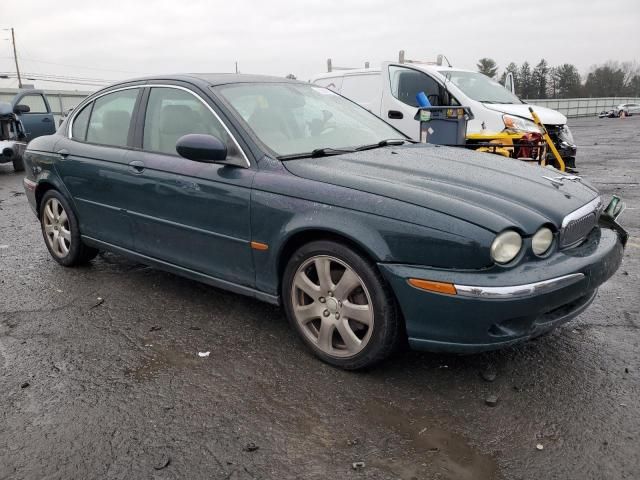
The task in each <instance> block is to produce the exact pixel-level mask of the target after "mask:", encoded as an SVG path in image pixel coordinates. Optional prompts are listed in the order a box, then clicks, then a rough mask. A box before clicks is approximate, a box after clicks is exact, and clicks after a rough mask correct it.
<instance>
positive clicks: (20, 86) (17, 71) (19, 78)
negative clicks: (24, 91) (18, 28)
mask: <svg viewBox="0 0 640 480" xmlns="http://www.w3.org/2000/svg"><path fill="white" fill-rule="evenodd" d="M11 43H12V44H13V59H14V60H15V62H16V74H17V75H18V88H22V78H21V77H20V67H19V66H18V54H17V53H16V34H15V33H14V31H13V27H12V28H11Z"/></svg>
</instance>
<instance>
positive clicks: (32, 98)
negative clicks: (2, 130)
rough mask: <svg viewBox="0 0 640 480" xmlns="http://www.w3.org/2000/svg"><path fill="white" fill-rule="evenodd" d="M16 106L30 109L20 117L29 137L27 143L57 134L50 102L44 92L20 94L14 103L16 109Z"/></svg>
mask: <svg viewBox="0 0 640 480" xmlns="http://www.w3.org/2000/svg"><path fill="white" fill-rule="evenodd" d="M16 105H26V106H28V107H29V112H27V113H21V114H19V115H18V117H19V118H20V121H21V122H22V126H23V127H24V130H25V133H26V135H27V142H29V141H31V140H33V139H34V138H36V137H40V136H42V135H53V134H54V133H55V132H56V125H55V122H54V119H53V113H52V112H51V107H50V106H49V101H48V100H47V97H46V96H45V95H44V94H43V93H42V92H37V91H35V92H28V91H27V92H20V93H19V94H17V95H16V96H15V97H14V99H13V101H12V106H13V108H14V109H15V107H16Z"/></svg>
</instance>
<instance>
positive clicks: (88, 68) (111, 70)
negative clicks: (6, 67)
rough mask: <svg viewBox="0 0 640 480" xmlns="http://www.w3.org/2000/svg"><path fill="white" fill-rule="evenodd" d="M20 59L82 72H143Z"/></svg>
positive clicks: (134, 73) (139, 73)
mask: <svg viewBox="0 0 640 480" xmlns="http://www.w3.org/2000/svg"><path fill="white" fill-rule="evenodd" d="M4 58H10V57H4ZM20 59H21V60H22V61H25V60H26V61H28V62H34V63H45V64H47V65H57V66H60V67H72V68H80V69H84V70H97V71H103V72H117V73H130V74H132V75H141V74H142V73H143V72H132V71H128V70H115V69H112V68H100V67H84V66H81V65H72V64H68V63H58V62H49V61H46V60H37V59H35V58H30V57H25V56H20Z"/></svg>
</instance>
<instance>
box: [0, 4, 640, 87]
mask: <svg viewBox="0 0 640 480" xmlns="http://www.w3.org/2000/svg"><path fill="white" fill-rule="evenodd" d="M8 27H14V28H15V31H16V43H17V46H18V58H19V60H20V65H21V70H23V71H24V72H25V73H27V74H28V73H39V74H55V75H68V76H74V77H83V78H95V79H107V80H119V79H123V78H130V77H135V76H139V75H141V74H153V73H177V72H230V71H233V69H234V62H235V61H238V63H239V69H240V71H241V72H242V73H264V74H272V75H286V74H288V73H293V74H295V75H297V76H298V78H300V79H304V80H306V79H308V78H309V77H311V76H312V75H313V74H315V73H321V72H324V71H326V60H327V58H332V59H333V63H334V65H338V66H354V67H355V66H364V62H365V61H369V62H371V65H372V66H373V65H377V64H379V63H380V62H381V61H384V60H396V59H397V57H398V51H399V50H401V49H404V50H405V51H406V56H407V58H410V59H421V60H431V59H435V57H436V55H437V54H438V53H444V54H445V55H446V56H447V57H448V58H449V60H450V61H451V62H452V64H453V65H454V66H460V67H466V68H475V63H476V61H477V60H478V59H479V58H481V57H491V58H493V59H495V60H496V61H497V63H498V65H499V66H500V68H501V69H502V68H504V67H505V66H506V65H507V64H508V63H509V62H510V61H514V62H516V63H518V64H520V63H522V62H523V61H524V60H528V61H529V62H530V63H537V62H538V61H539V59H540V58H545V59H546V60H547V61H548V62H549V63H550V64H552V65H554V64H559V63H565V62H567V63H573V64H575V65H576V66H577V67H578V68H579V70H580V71H581V73H583V74H584V73H586V72H587V71H588V70H589V67H590V66H591V65H593V64H597V63H602V62H604V61H606V60H609V59H614V60H620V61H629V60H636V61H638V60H640V0H555V1H547V2H538V1H524V0H521V1H513V0H512V1H498V0H481V1H478V0H449V1H438V2H435V1H428V0H386V1H381V0H366V1H365V0H316V1H306V0H298V1H285V0H263V1H245V0H231V1H215V0H208V1H206V0H205V1H200V0H182V1H178V0H166V1H165V0H153V1H152V0H145V1H140V2H136V1H135V0H130V1H128V2H119V1H116V0H111V1H105V0H100V1H93V0H71V1H64V0H63V1H51V0H0V28H8ZM9 38H10V32H7V31H0V72H14V64H13V59H12V51H11V44H10V41H9V40H8V39H9ZM30 83H33V82H30ZM16 85H17V82H16V81H15V80H1V79H0V86H16ZM54 85H55V86H57V87H58V88H67V86H65V85H62V84H60V85H59V84H43V83H37V82H36V86H40V87H45V86H46V87H54ZM74 88H77V89H79V90H85V89H89V90H91V89H95V88H96V87H86V86H81V85H78V86H75V87H74Z"/></svg>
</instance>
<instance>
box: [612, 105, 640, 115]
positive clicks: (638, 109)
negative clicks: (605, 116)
mask: <svg viewBox="0 0 640 480" xmlns="http://www.w3.org/2000/svg"><path fill="white" fill-rule="evenodd" d="M616 110H617V112H618V116H620V115H622V112H624V114H625V116H627V117H629V116H631V115H633V114H640V103H622V104H620V105H618V106H617V107H616Z"/></svg>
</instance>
